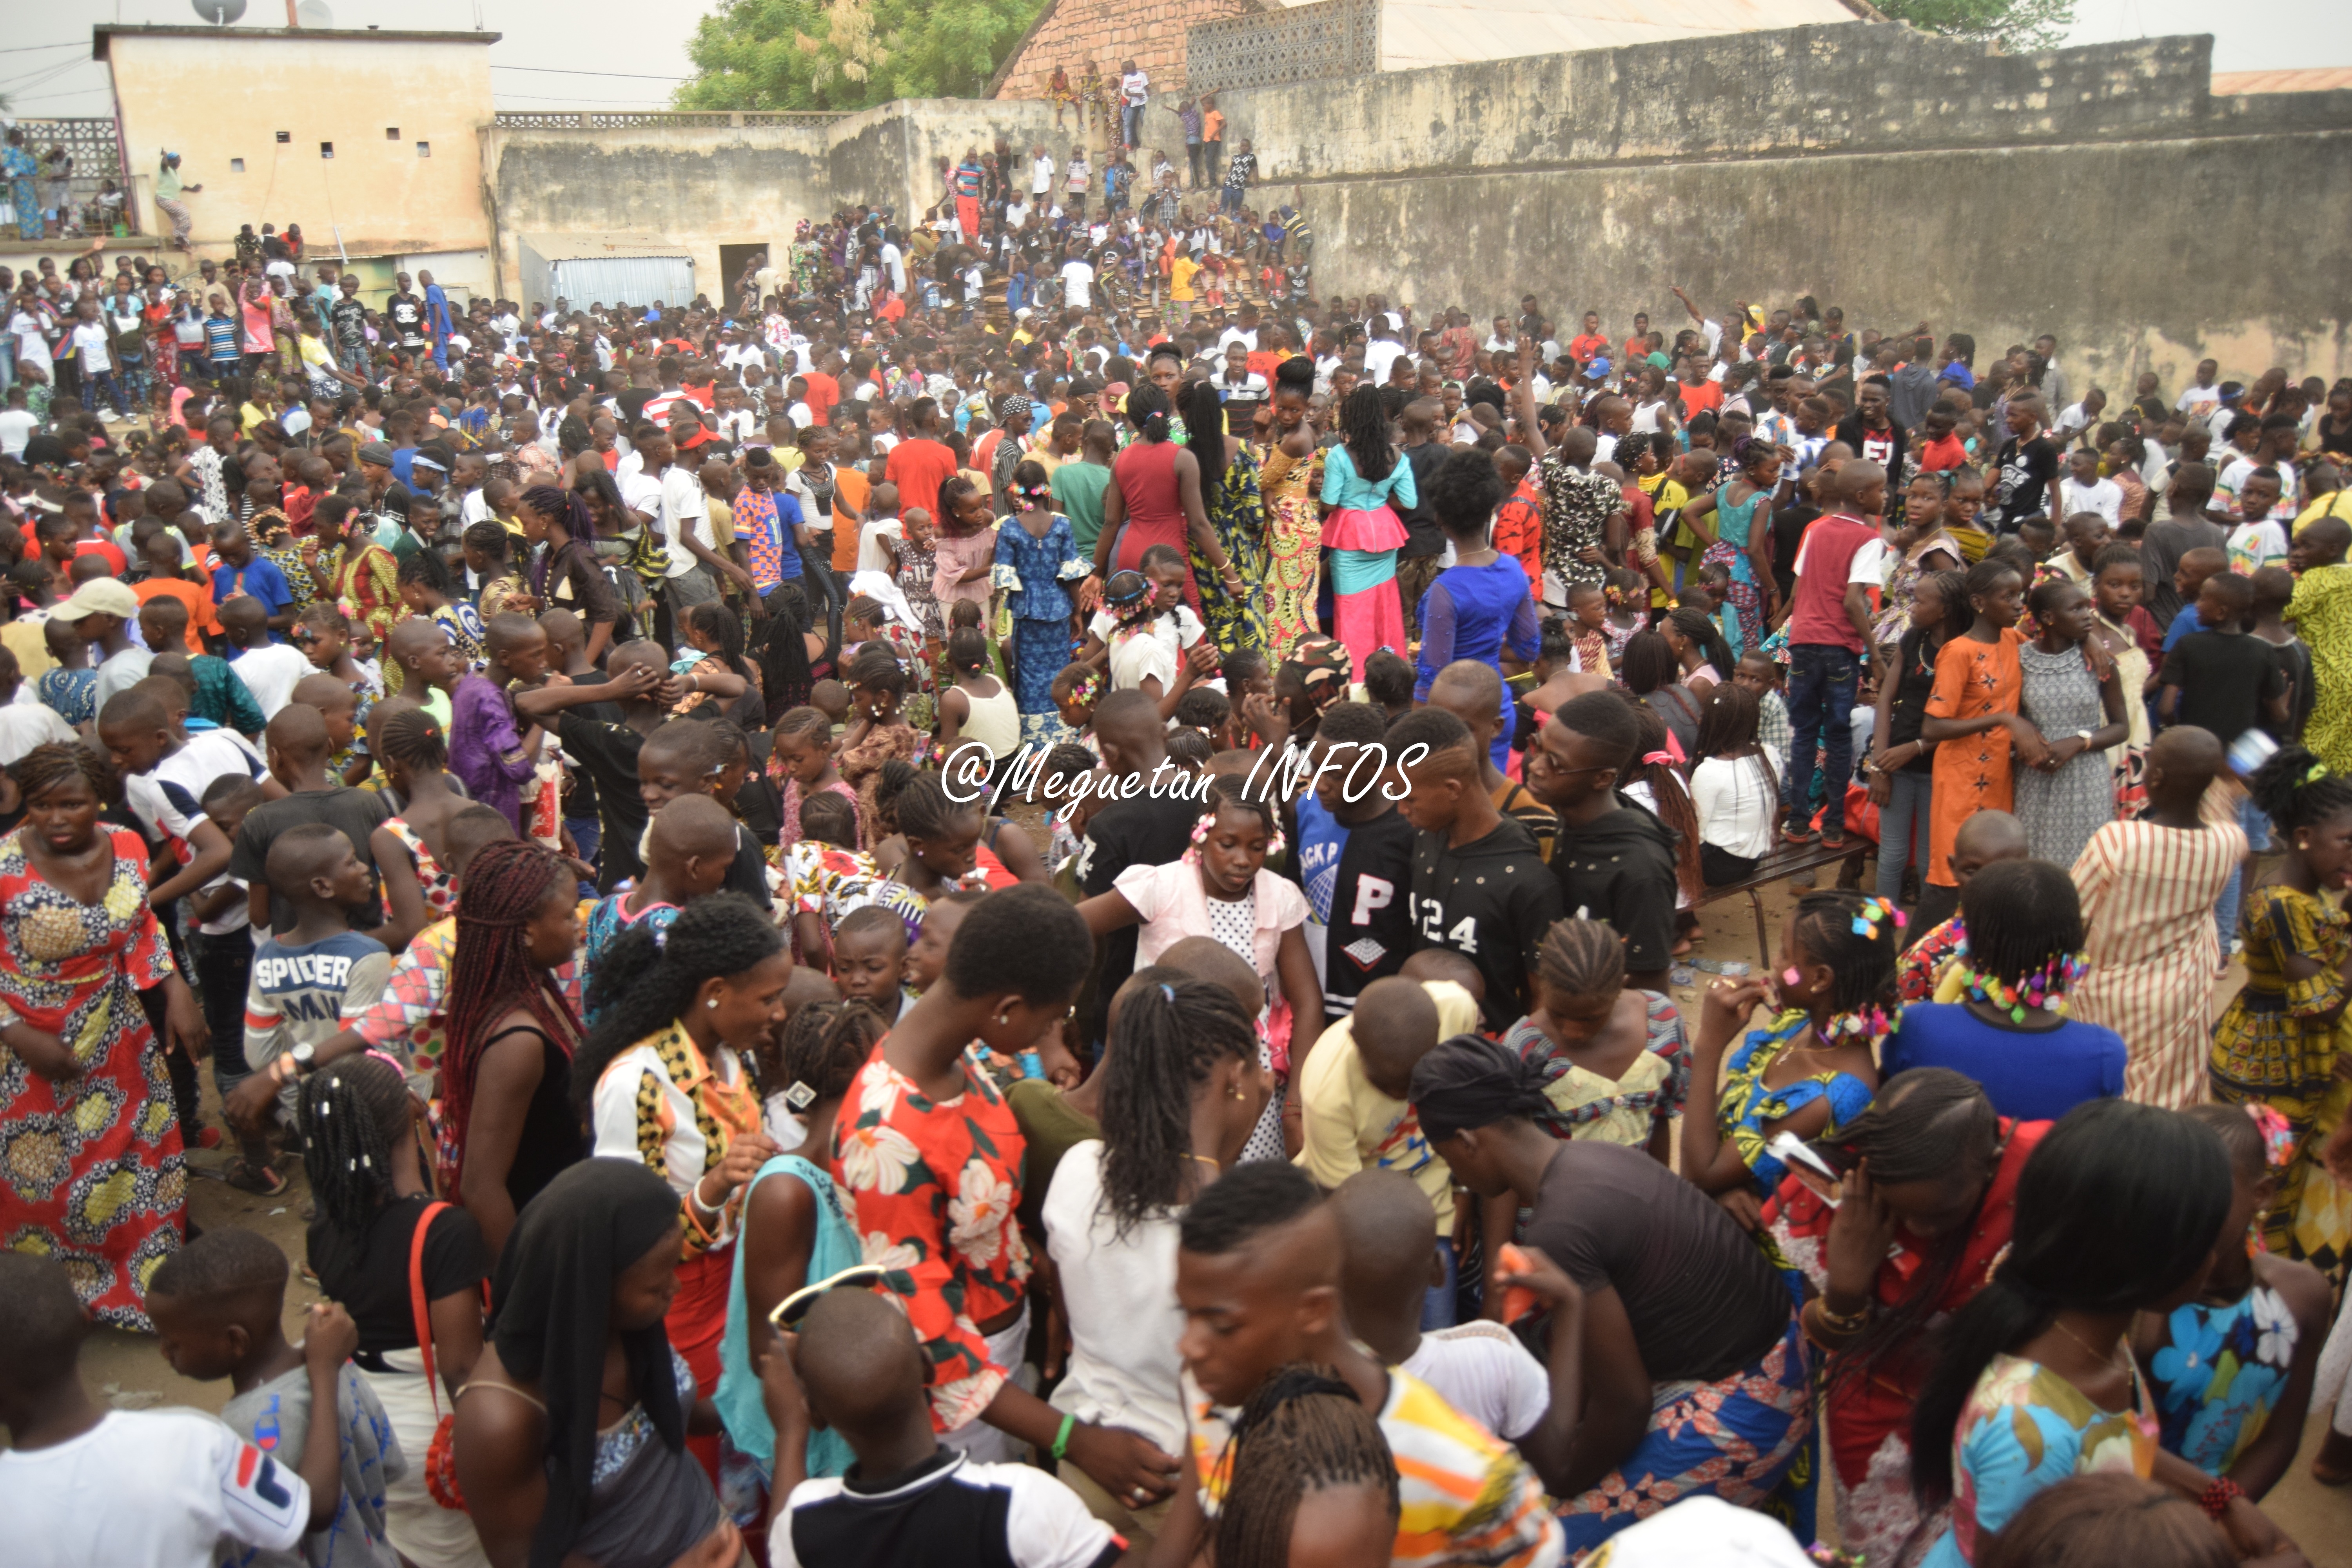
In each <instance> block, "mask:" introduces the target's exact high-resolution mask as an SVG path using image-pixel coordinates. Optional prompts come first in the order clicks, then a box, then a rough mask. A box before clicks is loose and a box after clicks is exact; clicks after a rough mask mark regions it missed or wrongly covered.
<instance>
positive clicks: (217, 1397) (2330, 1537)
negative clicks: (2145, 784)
mask: <svg viewBox="0 0 2352 1568" xmlns="http://www.w3.org/2000/svg"><path fill="white" fill-rule="evenodd" d="M1834 879H1835V873H1834V872H1833V871H1824V872H1822V875H1821V880H1822V885H1823V886H1828V885H1829V884H1830V883H1831V882H1832V881H1833V880H1834ZM1803 891H1804V889H1801V888H1789V887H1775V888H1773V889H1769V890H1768V891H1767V893H1766V894H1765V898H1764V910H1765V927H1766V930H1767V931H1769V932H1770V933H1771V937H1772V941H1773V942H1776V943H1777V942H1779V941H1780V928H1781V924H1782V922H1783V921H1785V920H1786V919H1787V917H1788V913H1789V910H1790V908H1791V907H1792V905H1793V903H1794V901H1795V900H1796V899H1797V898H1798V897H1799V896H1800V895H1801V893H1802V892H1803ZM1700 928H1701V934H1700V938H1699V941H1698V943H1697V947H1696V952H1695V953H1694V954H1693V956H1694V957H1699V958H1706V959H1708V960H1710V961H1721V960H1737V961H1739V962H1743V963H1748V964H1749V965H1751V966H1758V967H1760V966H1761V964H1762V963H1764V962H1766V961H1765V960H1761V959H1759V955H1758V953H1757V951H1756V922H1755V919H1754V917H1753V916H1752V915H1751V914H1750V913H1749V910H1748V900H1745V899H1730V900H1724V901H1722V902H1720V903H1717V904H1715V905H1713V906H1711V907H1709V908H1708V909H1706V910H1702V911H1701V913H1700ZM1683 962H1685V963H1687V962H1689V961H1688V960H1685V961H1683ZM1709 978H1710V976H1709V975H1707V974H1706V973H1697V974H1696V975H1695V976H1694V977H1693V981H1694V983H1693V984H1691V985H1688V986H1677V987H1675V991H1674V999H1675V1005H1676V1006H1678V1007H1680V1008H1681V1009H1682V1010H1683V1011H1684V1013H1685V1016H1687V1017H1688V1018H1689V1019H1690V1020H1691V1022H1692V1024H1693V1026H1696V1022H1697V1017H1698V1005H1699V995H1698V990H1697V986H1698V984H1704V983H1705V982H1706V980H1707V979H1709ZM2238 980H2239V976H2238V974H2237V973H2236V972H2235V971H2234V970H2233V971H2232V973H2231V976H2230V977H2229V978H2227V979H2225V980H2223V981H2221V982H2220V983H2219V989H2220V992H2221V994H2223V995H2227V994H2229V993H2231V992H2232V991H2234V990H2235V989H2236V987H2237V984H2238ZM205 1096H206V1101H207V1106H206V1110H207V1115H208V1116H216V1114H217V1107H216V1105H215V1104H214V1103H213V1102H212V1091H211V1088H210V1083H209V1075H207V1083H206V1089H205ZM226 1158H227V1156H226V1154H225V1153H222V1152H198V1153H196V1154H194V1155H193V1156H191V1160H192V1163H194V1165H195V1166H196V1167H197V1168H198V1169H199V1170H200V1171H203V1170H215V1171H216V1170H218V1169H219V1168H220V1167H221V1166H222V1165H223V1164H225V1163H226ZM190 1187H191V1192H192V1194H193V1195H192V1197H191V1199H190V1213H191V1216H192V1217H193V1218H194V1221H195V1223H196V1224H197V1225H199V1226H207V1227H212V1226H247V1227H249V1228H253V1229H257V1230H259V1231H261V1232H263V1233H264V1234H265V1235H267V1236H268V1237H270V1238H271V1239H272V1240H274V1241H276V1242H277V1243H278V1245H279V1246H280V1247H284V1248H285V1249H286V1254H287V1256H288V1257H289V1258H292V1259H294V1260H295V1262H296V1263H297V1264H298V1265H299V1263H300V1261H301V1259H302V1257H303V1239H302V1233H303V1225H302V1220H301V1218H300V1209H301V1205H302V1203H303V1201H304V1187H303V1183H302V1178H301V1173H300V1172H299V1170H296V1171H294V1172H293V1182H292V1184H290V1185H289V1187H288V1189H287V1191H286V1192H285V1194H282V1195H281V1196H278V1197H275V1198H257V1197H253V1196H251V1195H249V1194H245V1193H241V1192H238V1191H237V1190H236V1188H234V1187H231V1186H229V1185H227V1184H226V1183H223V1182H219V1181H215V1180H211V1179H208V1178H200V1179H198V1180H196V1181H194V1182H193V1183H191V1184H190ZM318 1295H319V1293H318V1290H317V1289H316V1288H315V1287H313V1286H311V1285H310V1284H308V1283H307V1282H305V1281H304V1280H303V1279H302V1278H301V1276H300V1275H299V1273H298V1274H296V1275H295V1277H294V1279H293V1280H292V1282H291V1285H290V1288H289V1289H288V1290H287V1293H286V1324H287V1331H288V1333H289V1337H290V1336H298V1335H299V1333H300V1331H301V1319H302V1314H303V1312H304V1310H306V1309H307V1308H308V1307H309V1306H310V1303H311V1302H312V1301H314V1300H318ZM82 1377H83V1379H84V1381H85V1382H86V1383H87V1384H88V1385H89V1389H90V1391H91V1393H92V1394H93V1395H94V1396H96V1397H97V1398H99V1399H100V1400H101V1401H106V1402H110V1403H112V1404H113V1405H116V1406H117V1407H118V1408H123V1409H152V1408H154V1407H156V1406H159V1405H194V1406H196V1407H197V1408H199V1409H204V1410H215V1411H216V1410H218V1409H219V1408H220V1406H221V1405H223V1404H225V1403H226V1401H227V1398H228V1385H227V1384H226V1383H217V1384H195V1383H190V1382H188V1381H187V1380H186V1379H184V1378H183V1377H180V1376H178V1375H176V1374H175V1373H173V1372H172V1371H171V1369H170V1368H168V1367H166V1366H165V1365H164V1364H163V1357H162V1356H161V1355H160V1354H158V1353H157V1352H156V1349H155V1343H154V1341H152V1339H149V1338H146V1337H145V1336H142V1335H138V1334H130V1333H124V1332H122V1331H119V1330H113V1329H104V1330H100V1331H99V1332H98V1333H97V1334H95V1335H94V1336H93V1337H92V1338H91V1340H90V1342H89V1345H88V1346H87V1347H86V1348H85V1349H84V1351H83V1352H82ZM2325 1431H2326V1415H2325V1414H2324V1413H2318V1412H2315V1413H2314V1414H2313V1415H2312V1417H2311V1419H2310V1422H2309V1424H2308V1426H2307V1427H2306V1429H2305V1437H2304V1443H2303V1448H2302V1452H2301V1454H2300V1455H2299V1457H2298V1458H2297V1460H2296V1462H2295V1464H2294V1468H2291V1469H2290V1470H2289V1471H2288V1472H2287V1475H2286V1479H2284V1480H2283V1481H2281V1482H2280V1483H2279V1486H2278V1488H2277V1489H2276V1490H2274V1491H2273V1492H2272V1494H2271V1495H2270V1497H2269V1499H2268V1500H2266V1501H2265V1502H2264V1504H2263V1507H2264V1509H2265V1510H2266V1511H2268V1512H2269V1514H2270V1515H2271V1517H2272V1518H2273V1520H2275V1521H2277V1523H2278V1525H2279V1527H2280V1528H2281V1529H2282V1530H2284V1531H2286V1532H2287V1534H2288V1535H2290V1536H2292V1537H2293V1538H2294V1541H2295V1542H2297V1543H2298V1544H2299V1545H2301V1546H2302V1548H2303V1550H2304V1552H2305V1555H2306V1556H2308V1557H2309V1558H2310V1560H2311V1563H2312V1564H2313V1568H2352V1487H2347V1488H2337V1489H2329V1488H2326V1487H2323V1486H2320V1485H2319V1484H2318V1483H2316V1482H2315V1481H2314V1480H2313V1479H2311V1473H2310V1470H2309V1468H2308V1464H2309V1459H2310V1457H2311V1455H2312V1454H2313V1453H2314V1452H2315V1450H2316V1449H2317V1447H2318V1446H2319V1440H2320V1436H2321V1435H2322V1434H2323V1433H2324V1432H2325ZM1822 1529H1823V1531H1824V1533H1825V1535H1828V1536H1831V1537H1833V1536H1834V1534H1835V1530H1836V1521H1835V1518H1834V1515H1833V1511H1832V1510H1830V1509H1828V1508H1826V1507H1825V1508H1823V1509H1822Z"/></svg>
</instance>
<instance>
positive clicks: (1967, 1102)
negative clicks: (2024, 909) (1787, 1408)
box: [1820, 1068, 2252, 1385]
mask: <svg viewBox="0 0 2352 1568" xmlns="http://www.w3.org/2000/svg"><path fill="white" fill-rule="evenodd" d="M2248 1124H2249V1125H2252V1123H2251V1122H2249V1123H2248ZM1820 1142H1821V1143H1822V1145H1823V1146H1825V1147H1827V1148H1829V1149H1830V1150H1831V1151H1832V1152H1834V1153H1838V1154H1843V1155H1844V1156H1845V1157H1846V1159H1847V1161H1848V1162H1850V1163H1860V1162H1863V1161H1867V1162H1869V1164H1870V1179H1871V1181H1872V1182H1873V1183H1874V1184H1876V1185H1878V1186H1881V1187H1890V1186H1900V1185H1902V1184H1905V1183H1906V1182H1923V1181H1938V1180H1947V1179H1958V1178H1963V1177H1965V1178H1968V1179H1972V1180H1979V1181H1980V1183H1981V1185H1979V1188H1978V1193H1977V1199H1976V1203H1975V1205H1973V1206H1972V1207H1971V1208H1970V1210H1969V1217H1968V1219H1967V1220H1966V1221H1965V1222H1964V1223H1961V1224H1958V1225H1955V1226H1950V1227H1948V1229H1946V1230H1945V1231H1944V1232H1943V1233H1942V1234H1940V1235H1938V1236H1937V1237H1934V1238H1933V1239H1932V1240H1930V1241H1929V1242H1928V1243H1927V1252H1928V1257H1927V1263H1926V1267H1925V1268H1922V1269H1920V1271H1919V1273H1918V1277H1917V1278H1916V1279H1914V1280H1913V1281H1912V1284H1911V1289H1910V1290H1909V1292H1908V1294H1906V1296H1905V1297H1904V1298H1903V1300H1902V1301H1901V1302H1900V1303H1899V1304H1897V1305H1895V1306H1893V1307H1889V1308H1885V1310H1880V1311H1876V1312H1874V1313H1872V1314H1871V1318H1870V1323H1869V1326H1868V1327H1867V1328H1866V1329H1865V1330H1864V1332H1863V1335H1862V1337H1861V1338H1860V1339H1858V1340H1856V1341H1855V1342H1853V1343H1852V1344H1849V1345H1845V1346H1843V1347H1841V1348H1840V1349H1839V1350H1837V1351H1836V1352H1833V1353H1832V1356H1831V1359H1830V1382H1831V1384H1832V1385H1835V1384H1841V1383H1844V1382H1846V1381H1848V1380H1850V1379H1853V1378H1857V1377H1867V1376H1869V1375H1870V1374H1871V1373H1874V1372H1875V1371H1876V1370H1877V1369H1878V1368H1879V1367H1880V1366H1881V1364H1882V1363H1885V1362H1886V1361H1887V1360H1888V1359H1890V1358H1891V1357H1895V1356H1899V1355H1904V1354H1908V1353H1913V1352H1916V1350H1917V1349H1918V1345H1919V1339H1920V1336H1921V1335H1922V1334H1924V1333H1925V1332H1926V1331H1927V1321H1928V1320H1929V1319H1930V1318H1931V1317H1933V1316H1934V1315H1935V1314H1936V1312H1937V1310H1939V1308H1938V1303H1940V1302H1941V1301H1942V1300H1943V1299H1944V1290H1945V1287H1946V1286H1948V1284H1950V1282H1951V1278H1952V1270H1953V1269H1955V1268H1958V1267H1959V1262H1960V1258H1961V1255H1962V1254H1963V1253H1965V1252H1966V1251H1967V1250H1968V1242H1969V1236H1970V1235H1971V1234H1972V1233H1973V1232H1974V1231H1975V1229H1976V1216H1977V1212H1978V1210H1979V1209H1981V1208H1982V1206H1983V1204H1984V1194H1986V1193H1988V1192H1990V1190H1991V1188H1992V1176H1993V1171H1994V1167H1995V1165H1996V1164H1997V1163H1998V1162H1999V1160H2000V1142H2001V1137H2000V1115H1999V1113H1998V1112H1996V1111H1995V1110H1993V1104H1992V1101H1991V1100H1990V1099H1989V1098H1987V1097H1986V1094H1985V1091H1984V1087H1983V1085H1981V1084H1979V1083H1978V1082H1977V1081H1976V1080H1975V1079H1972V1078H1969V1077H1968V1076H1967V1075H1966V1074H1964V1073H1958V1072H1954V1071H1953V1070H1952V1069H1951V1068H1910V1069H1909V1070H1908V1071H1906V1072H1900V1073H1897V1074H1895V1076H1894V1077H1893V1078H1891V1079H1887V1080H1886V1081H1885V1083H1883V1084H1881V1085H1880V1086H1879V1089H1878V1095H1877V1098H1875V1099H1874V1100H1872V1101H1871V1102H1870V1105H1869V1107H1868V1108H1867V1109H1866V1110H1864V1111H1863V1113H1862V1114H1861V1115H1859V1116H1857V1117H1855V1118H1854V1119H1853V1121H1849V1122H1847V1123H1846V1124H1845V1126H1843V1127H1842V1128H1840V1129H1839V1130H1838V1131H1836V1132H1835V1133H1832V1134H1831V1135H1829V1136H1827V1137H1825V1138H1823V1139H1822V1140H1820Z"/></svg>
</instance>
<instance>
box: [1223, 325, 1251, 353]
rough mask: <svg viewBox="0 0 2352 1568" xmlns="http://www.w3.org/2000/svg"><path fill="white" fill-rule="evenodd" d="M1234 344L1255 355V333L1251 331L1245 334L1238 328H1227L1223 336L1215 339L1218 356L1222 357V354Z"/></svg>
mask: <svg viewBox="0 0 2352 1568" xmlns="http://www.w3.org/2000/svg"><path fill="white" fill-rule="evenodd" d="M1235 343H1239V344H1241V345H1242V347H1243V349H1244V350H1245V351H1246V352H1248V353H1257V333H1256V331H1255V330H1253V331H1246V332H1245V331H1242V330H1241V329H1240V328H1239V327H1227V328H1226V329H1225V331H1224V334H1223V336H1222V337H1220V338H1218V339H1217V353H1218V354H1219V355H1220V356H1221V357H1222V356H1223V353H1224V352H1225V351H1226V350H1227V349H1229V348H1231V347H1233V346H1234V344H1235Z"/></svg>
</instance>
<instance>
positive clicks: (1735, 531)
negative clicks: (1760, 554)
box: [1715, 490, 1764, 583]
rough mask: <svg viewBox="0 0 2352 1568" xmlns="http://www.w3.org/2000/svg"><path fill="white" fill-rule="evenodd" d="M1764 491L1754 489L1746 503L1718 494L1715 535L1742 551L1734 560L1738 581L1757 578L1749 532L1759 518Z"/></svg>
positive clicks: (1748, 580)
mask: <svg viewBox="0 0 2352 1568" xmlns="http://www.w3.org/2000/svg"><path fill="white" fill-rule="evenodd" d="M1763 494H1764V492H1763V491H1762V490H1750V491H1748V500H1747V501H1746V502H1745V503H1744V504H1740V505H1734V504H1733V503H1732V502H1730V501H1727V500H1724V499H1723V498H1722V497H1720V496H1717V498H1716V501H1715V536H1716V537H1717V539H1720V540H1721V541H1723V542H1724V543H1726V544H1728V545H1729V546H1731V548H1732V549H1734V550H1736V551H1738V552H1739V553H1738V554H1737V555H1735V556H1733V557H1732V559H1731V580H1732V581H1733V582H1735V583H1753V582H1755V581H1756V563H1755V561H1754V559H1753V558H1752V557H1750V556H1749V555H1748V528H1749V526H1750V525H1751V524H1752V523H1753V522H1754V521H1755V519H1756V503H1757V501H1758V500H1761V499H1762V497H1763Z"/></svg>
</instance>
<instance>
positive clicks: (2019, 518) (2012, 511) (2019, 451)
mask: <svg viewBox="0 0 2352 1568" xmlns="http://www.w3.org/2000/svg"><path fill="white" fill-rule="evenodd" d="M2057 479H2058V445H2057V443H2056V442H2054V441H2053V440H2051V439H2050V437H2047V436H2045V435H2043V434H2042V399H2041V398H2039V397H2037V396H2033V395H2022V396H2016V397H2011V399H2010V400H2009V439H2008V440H2006V441H2004V442H2002V443H2001V445H2000V468H1999V477H1998V478H1997V479H1995V481H1994V485H1993V493H1992V498H1991V500H1992V504H1993V505H1994V506H1996V507H1998V508H1999V509H2000V531H2002V532H2003V533H2015V532H2016V531H2017V525H2018V524H2020V523H2021V522H2023V521H2025V520H2026V519H2027V518H2029V517H2032V516H2035V515H2037V514H2039V513H2042V512H2047V513H2049V515H2050V521H2051V524H2052V526H2053V527H2054V526H2056V525H2057V524H2058V523H2059V522H2060V521H2063V520H2062V519H2061V518H2060V517H2059V516H2058V510H2057V506H2056V504H2055V497H2056V495H2057V491H2056V489H2055V486H2056V484H2057Z"/></svg>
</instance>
